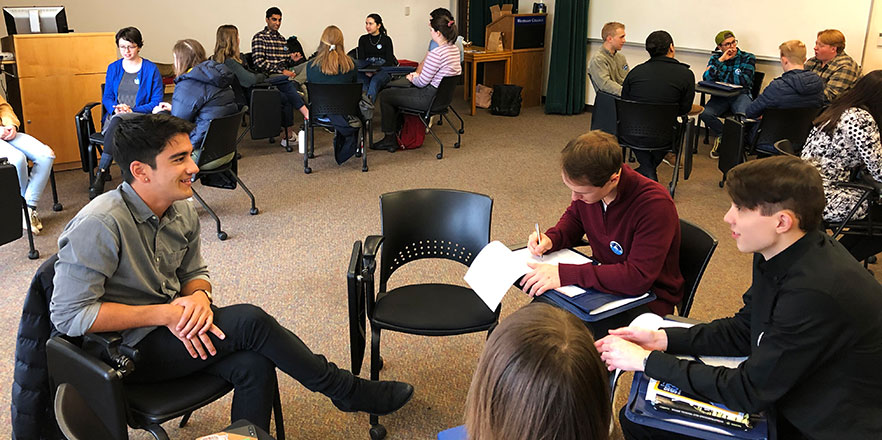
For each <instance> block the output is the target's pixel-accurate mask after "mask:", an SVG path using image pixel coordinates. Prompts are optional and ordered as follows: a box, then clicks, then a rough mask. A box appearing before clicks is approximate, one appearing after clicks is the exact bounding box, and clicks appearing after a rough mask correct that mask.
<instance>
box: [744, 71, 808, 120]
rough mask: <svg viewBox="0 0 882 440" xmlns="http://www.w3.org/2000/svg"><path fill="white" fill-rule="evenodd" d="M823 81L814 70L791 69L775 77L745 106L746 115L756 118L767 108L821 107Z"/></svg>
mask: <svg viewBox="0 0 882 440" xmlns="http://www.w3.org/2000/svg"><path fill="white" fill-rule="evenodd" d="M823 105H824V82H823V81H821V77H819V76H818V74H817V73H815V72H810V71H808V70H802V69H793V70H788V71H787V72H784V74H783V75H781V76H780V77H778V78H775V79H774V80H773V81H772V82H771V83H769V85H768V86H766V88H765V90H763V93H761V94H760V95H759V96H758V97H757V98H756V99H755V100H754V101H753V102H751V103H750V105H749V106H748V107H747V117H748V118H756V117H759V116H760V115H762V114H763V111H765V110H766V109H767V108H797V107H821V106H823Z"/></svg>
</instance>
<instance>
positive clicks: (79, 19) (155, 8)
mask: <svg viewBox="0 0 882 440" xmlns="http://www.w3.org/2000/svg"><path fill="white" fill-rule="evenodd" d="M43 5H46V6H53V5H54V6H57V5H63V6H64V7H65V12H66V14H67V21H68V25H69V26H70V27H71V28H72V29H74V30H75V31H77V32H116V31H117V30H119V29H120V28H122V27H125V26H135V27H137V28H138V29H140V30H141V33H142V35H143V36H144V49H143V50H142V51H141V55H142V56H144V57H146V58H149V59H151V60H153V61H158V62H165V63H170V62H171V61H172V54H171V50H172V47H173V46H174V43H175V41H177V40H179V39H182V38H195V39H196V40H198V41H199V42H201V43H202V45H203V46H205V49H206V51H207V52H209V53H211V52H214V42H215V32H216V30H217V27H218V26H220V25H222V24H233V25H236V27H238V28H239V34H240V39H241V48H242V51H243V52H247V51H249V50H250V46H251V36H252V35H254V33H256V32H257V31H259V30H261V29H263V27H264V26H265V25H266V23H265V21H264V17H265V12H266V9H267V8H269V7H270V6H278V7H279V8H280V9H281V10H282V27H281V29H280V30H279V31H280V32H281V33H282V35H284V36H286V37H288V36H291V35H297V37H298V38H299V39H300V41H301V43H302V44H303V48H304V50H306V52H307V54H309V53H311V52H312V51H313V50H315V48H316V47H317V46H318V43H319V38H320V36H321V33H322V30H324V28H325V26H327V25H330V24H334V25H337V26H338V27H340V29H342V30H343V34H344V38H345V46H346V49H347V50H349V49H350V48H352V47H353V46H354V45H355V44H357V43H358V37H359V36H361V35H362V34H364V33H365V30H364V18H365V16H366V15H367V14H369V13H372V12H376V13H378V14H380V16H382V17H383V22H384V24H386V26H387V27H388V29H389V35H390V36H391V37H392V40H393V42H394V44H395V55H396V56H397V57H399V58H406V59H411V60H416V61H420V60H422V59H423V57H424V56H425V54H426V48H427V47H428V44H429V40H430V38H431V37H430V35H429V30H428V19H429V12H431V11H432V10H433V9H435V8H437V7H446V8H448V9H450V10H451V11H454V13H455V7H456V4H455V1H452V0H440V1H425V0H414V1H403V2H402V1H399V0H376V1H374V2H371V3H370V5H369V6H368V4H367V3H361V2H352V1H346V0H325V1H322V2H318V3H309V2H278V1H254V2H242V1H231V0H213V1H208V0H191V1H171V0H152V1H145V0H138V1H135V0H115V1H112V2H111V1H106V0H6V1H4V2H3V6H43ZM314 5H320V6H314ZM406 9H409V10H410V13H409V15H406V13H405V12H406ZM6 34H7V32H6V26H5V23H0V35H6Z"/></svg>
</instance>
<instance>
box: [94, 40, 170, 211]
mask: <svg viewBox="0 0 882 440" xmlns="http://www.w3.org/2000/svg"><path fill="white" fill-rule="evenodd" d="M116 44H117V46H118V47H119V53H120V55H121V56H122V58H120V59H118V60H116V61H114V62H112V63H110V65H109V66H107V76H106V77H105V79H104V96H103V98H102V99H101V103H102V104H104V119H103V124H102V126H103V127H104V153H103V154H102V155H101V162H99V164H98V174H97V175H96V177H95V181H94V182H92V187H91V188H90V189H89V198H94V197H95V196H97V195H98V194H101V193H102V192H103V191H104V179H105V176H106V174H107V169H108V168H109V167H110V164H111V162H112V161H113V129H114V128H116V124H117V123H118V119H119V118H115V117H114V116H117V115H126V114H130V113H150V112H151V111H152V110H153V107H156V105H157V104H159V102H160V101H162V93H163V86H162V77H161V76H160V75H159V70H158V69H157V68H156V65H155V64H153V63H152V62H150V61H149V60H147V59H145V58H141V55H140V53H141V47H143V45H144V42H143V40H142V39H141V31H139V30H138V29H137V28H134V27H127V28H123V29H120V30H119V32H117V33H116Z"/></svg>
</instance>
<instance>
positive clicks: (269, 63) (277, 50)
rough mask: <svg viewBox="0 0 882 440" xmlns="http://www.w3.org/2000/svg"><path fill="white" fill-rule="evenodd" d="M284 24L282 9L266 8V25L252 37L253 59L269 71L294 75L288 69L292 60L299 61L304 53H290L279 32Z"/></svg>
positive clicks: (253, 61)
mask: <svg viewBox="0 0 882 440" xmlns="http://www.w3.org/2000/svg"><path fill="white" fill-rule="evenodd" d="M281 26H282V11H281V10H280V9H279V8H277V7H275V6H273V7H272V8H269V9H267V10H266V27H265V28H263V30H262V31H260V32H258V33H256V34H254V37H252V38H251V60H252V63H254V65H255V66H256V67H257V68H258V69H260V70H262V71H264V72H266V73H268V74H273V73H281V74H284V75H285V76H288V77H294V76H295V73H294V72H292V71H290V70H288V63H289V62H290V60H292V59H293V60H294V61H295V62H296V61H299V60H300V58H302V57H303V54H302V53H295V54H289V53H288V46H287V45H286V42H287V40H286V39H285V37H283V36H282V34H280V33H279V27H281Z"/></svg>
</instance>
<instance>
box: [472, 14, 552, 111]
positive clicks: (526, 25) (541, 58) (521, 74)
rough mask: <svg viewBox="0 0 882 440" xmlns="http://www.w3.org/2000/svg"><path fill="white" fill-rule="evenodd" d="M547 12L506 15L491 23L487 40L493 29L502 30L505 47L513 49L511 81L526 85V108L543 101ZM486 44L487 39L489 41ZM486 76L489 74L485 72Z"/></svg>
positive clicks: (522, 85)
mask: <svg viewBox="0 0 882 440" xmlns="http://www.w3.org/2000/svg"><path fill="white" fill-rule="evenodd" d="M547 17H548V16H547V15H545V14H514V15H503V16H502V17H500V18H499V19H497V20H496V21H493V22H491V23H490V24H488V25H487V27H486V30H485V40H486V39H489V36H490V32H501V33H502V47H503V48H504V49H505V50H510V51H512V55H511V75H510V78H509V82H510V83H511V84H517V85H519V86H521V87H523V88H524V89H523V91H522V92H521V97H522V98H523V102H522V103H521V105H522V106H523V107H532V106H535V105H540V104H541V103H542V74H543V66H544V64H545V24H546V19H547ZM485 46H486V42H485ZM484 72H485V73H484V76H485V79H486V77H487V76H489V74H488V71H487V70H485V71H484Z"/></svg>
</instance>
